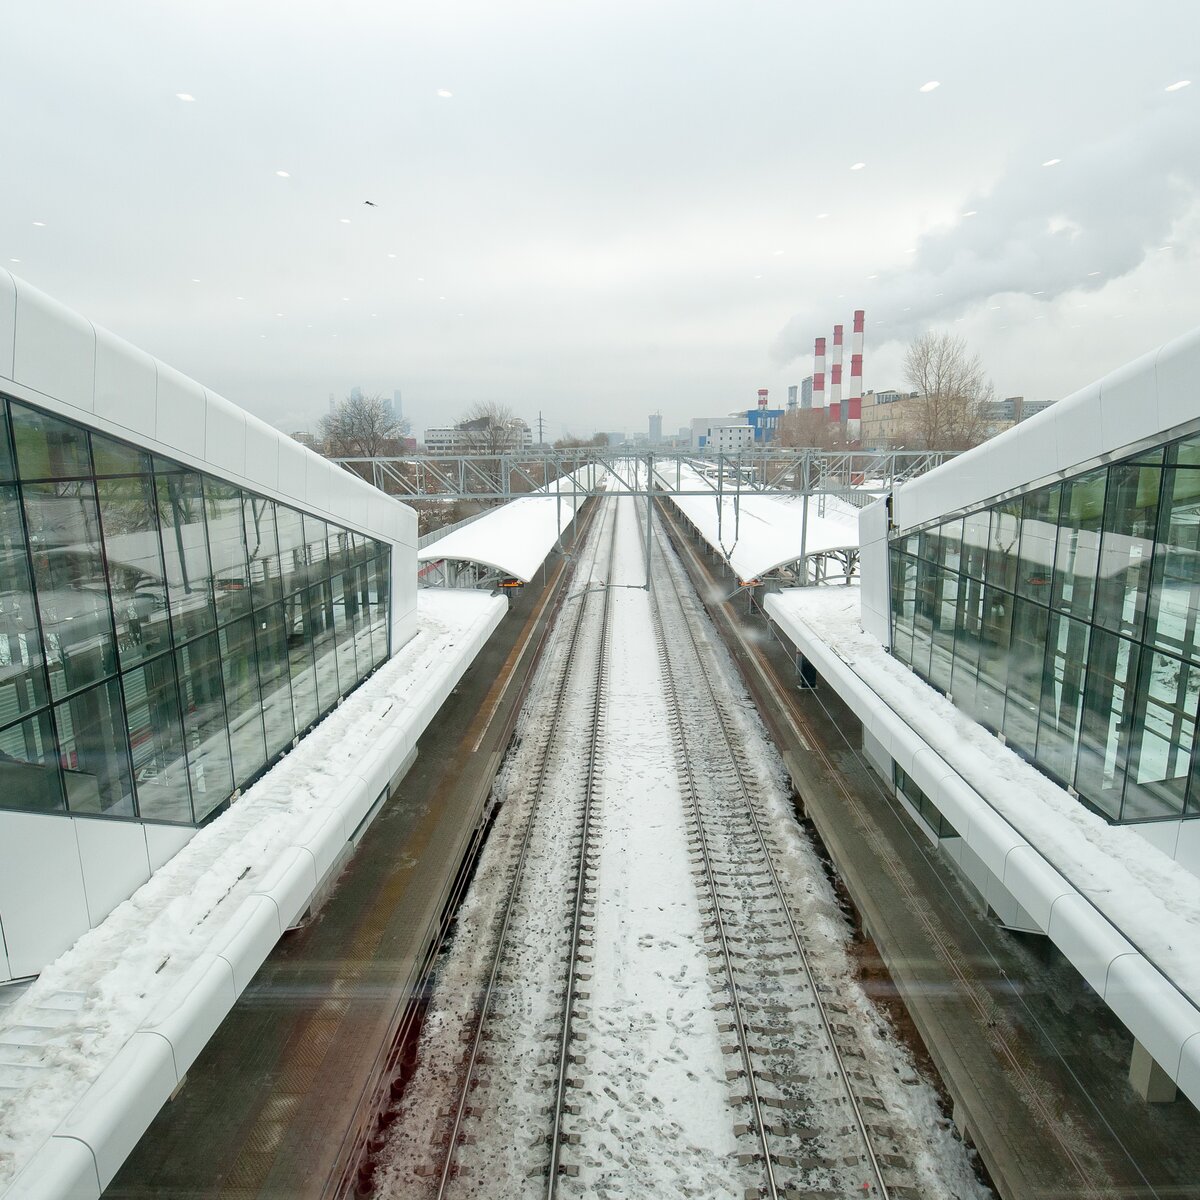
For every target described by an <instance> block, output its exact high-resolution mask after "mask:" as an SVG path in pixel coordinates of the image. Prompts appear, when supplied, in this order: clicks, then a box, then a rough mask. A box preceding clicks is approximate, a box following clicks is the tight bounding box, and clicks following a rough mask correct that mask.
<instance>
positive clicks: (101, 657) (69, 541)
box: [24, 482, 116, 698]
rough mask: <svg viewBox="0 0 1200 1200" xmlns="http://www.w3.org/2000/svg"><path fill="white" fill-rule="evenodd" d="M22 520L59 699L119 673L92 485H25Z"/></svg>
mask: <svg viewBox="0 0 1200 1200" xmlns="http://www.w3.org/2000/svg"><path fill="white" fill-rule="evenodd" d="M24 495H25V519H26V523H27V525H28V528H29V549H30V557H31V558H32V560H33V576H34V583H35V585H36V587H37V599H38V611H39V614H40V616H41V621H42V637H43V639H44V643H45V653H46V658H47V661H48V662H49V665H50V687H51V691H52V692H53V694H54V696H55V697H56V698H57V697H59V696H65V695H66V694H67V693H68V692H72V691H74V690H75V689H76V688H80V687H84V686H86V685H87V684H89V683H92V682H93V681H95V680H98V679H102V678H104V677H105V676H106V675H111V674H113V672H114V671H115V670H116V655H115V654H114V648H113V633H112V617H111V614H110V611H109V605H108V585H107V581H106V579H105V575H104V560H103V558H102V556H101V551H100V522H99V520H98V517H97V513H96V492H95V486H94V485H93V484H92V483H90V482H77V483H35V484H26V485H25V487H24Z"/></svg>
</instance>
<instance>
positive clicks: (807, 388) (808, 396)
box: [800, 375, 813, 408]
mask: <svg viewBox="0 0 1200 1200" xmlns="http://www.w3.org/2000/svg"><path fill="white" fill-rule="evenodd" d="M812 394H813V377H812V376H811V375H810V376H809V377H808V378H807V379H802V380H801V381H800V407H801V408H812Z"/></svg>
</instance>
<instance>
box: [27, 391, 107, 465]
mask: <svg viewBox="0 0 1200 1200" xmlns="http://www.w3.org/2000/svg"><path fill="white" fill-rule="evenodd" d="M11 412H12V435H13V442H14V443H15V445H16V450H17V471H18V473H19V475H20V477H21V478H22V479H81V478H83V477H84V476H87V475H91V473H92V460H91V456H90V455H89V454H88V435H87V430H86V429H84V428H83V427H82V426H81V425H73V424H72V423H71V422H70V421H61V420H59V418H58V417H52V416H51V415H50V414H49V413H44V412H38V411H37V409H33V408H26V407H25V405H23V404H15V403H14V404H12V405H11Z"/></svg>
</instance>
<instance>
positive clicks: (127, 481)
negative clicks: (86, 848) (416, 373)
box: [0, 396, 391, 825]
mask: <svg viewBox="0 0 1200 1200" xmlns="http://www.w3.org/2000/svg"><path fill="white" fill-rule="evenodd" d="M390 555H391V548H390V546H389V545H388V544H387V543H386V542H380V541H376V540H375V539H373V538H369V537H367V536H365V535H364V534H360V533H357V532H354V531H352V530H349V529H343V528H340V527H339V526H336V525H331V524H328V523H327V522H325V521H323V520H320V519H318V518H315V517H311V516H309V515H308V514H307V513H301V512H299V511H297V510H295V509H292V508H289V507H287V506H286V505H284V504H280V503H277V502H275V501H273V500H268V499H265V498H264V497H262V496H258V495H255V494H253V493H251V492H247V491H244V490H242V489H241V488H238V487H235V486H234V485H232V484H229V483H226V482H224V481H223V480H219V479H216V478H214V477H212V476H210V475H206V474H203V473H201V472H197V471H195V470H192V469H191V468H189V467H185V466H183V465H182V464H180V463H176V462H172V461H170V460H168V459H164V458H159V457H157V456H152V455H150V454H148V453H147V452H145V451H144V450H141V449H138V448H137V447H135V446H130V445H126V444H125V443H123V442H119V441H116V440H114V439H112V438H108V437H105V436H104V435H102V434H99V433H96V432H93V431H90V430H88V429H86V428H85V427H84V426H82V425H78V424H76V423H74V422H71V421H65V420H62V419H61V418H59V417H55V416H52V415H50V414H49V413H45V412H41V411H40V410H38V409H36V408H34V407H31V406H29V405H27V404H24V403H19V402H18V401H16V400H12V399H9V398H7V397H4V396H0V807H3V808H16V809H23V810H26V811H32V812H42V813H46V812H73V813H85V814H87V815H89V816H107V817H115V818H124V819H128V820H144V821H166V822H173V823H180V824H189V825H190V824H199V823H200V822H202V821H204V820H205V819H206V818H207V817H209V816H210V815H212V814H213V813H214V812H216V811H218V810H219V809H220V808H221V807H222V806H223V805H225V804H226V803H227V802H228V800H229V798H230V796H231V795H232V794H233V792H234V790H235V789H237V788H241V787H243V786H245V785H246V784H247V783H248V782H250V780H252V779H253V778H254V777H255V776H256V775H258V774H259V773H261V772H262V771H263V770H264V769H265V768H266V766H267V765H268V764H269V763H270V762H271V761H272V760H273V759H274V758H276V757H277V756H278V755H279V754H280V752H281V751H282V750H284V749H286V748H287V747H288V746H289V745H290V744H291V741H292V739H293V738H294V737H296V736H297V735H298V734H301V733H303V732H304V731H305V730H306V729H307V728H308V726H310V725H311V724H312V723H313V722H314V721H316V720H317V718H318V717H319V716H320V715H322V714H323V713H326V712H328V711H329V710H330V709H331V708H332V707H333V706H334V705H335V704H336V703H337V702H338V700H339V699H340V698H341V697H342V696H344V695H346V693H347V692H349V691H350V690H351V689H353V688H354V687H356V686H357V685H358V683H359V682H360V681H361V680H362V679H364V678H365V677H366V676H367V675H368V674H369V673H370V672H371V671H373V670H374V669H375V668H376V667H377V666H379V664H380V663H382V662H383V661H384V660H385V659H386V658H387V655H388V649H389V639H390V622H389V612H388V582H389V580H390V578H391V560H390Z"/></svg>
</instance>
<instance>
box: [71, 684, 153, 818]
mask: <svg viewBox="0 0 1200 1200" xmlns="http://www.w3.org/2000/svg"><path fill="white" fill-rule="evenodd" d="M54 724H55V727H56V729H57V732H58V752H59V760H60V762H61V764H62V768H63V783H64V785H65V788H66V793H67V807H68V808H69V809H70V810H71V812H77V813H103V814H106V815H108V816H114V817H132V816H133V815H134V811H133V781H132V779H131V778H130V775H129V759H128V749H129V742H128V740H127V738H126V734H125V712H124V709H123V708H122V706H121V690H120V688H118V687H117V681H116V680H115V679H110V680H108V681H107V682H106V683H102V684H100V686H99V687H94V688H91V689H90V690H89V691H86V692H80V693H79V694H77V695H75V696H72V697H71V699H70V700H67V701H66V702H65V703H63V704H60V705H58V706H57V707H56V708H55V710H54Z"/></svg>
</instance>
